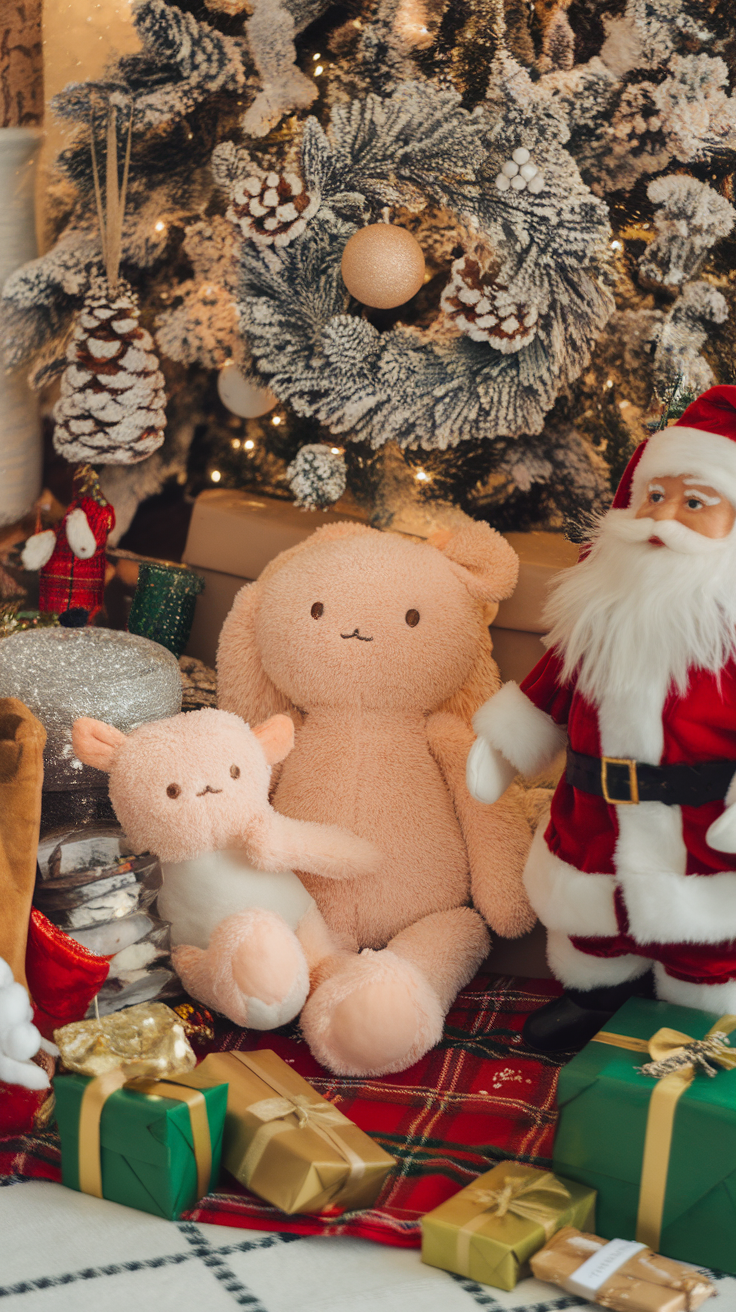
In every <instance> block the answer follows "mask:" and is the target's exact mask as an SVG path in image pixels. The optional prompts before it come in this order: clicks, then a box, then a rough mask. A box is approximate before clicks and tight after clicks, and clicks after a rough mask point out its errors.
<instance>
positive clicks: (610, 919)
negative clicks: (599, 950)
mask: <svg viewBox="0 0 736 1312" xmlns="http://www.w3.org/2000/svg"><path fill="white" fill-rule="evenodd" d="M546 827H547V819H546V817H543V818H542V820H541V822H540V825H539V828H538V829H537V832H536V834H535V835H534V841H533V842H532V846H531V851H530V852H529V856H528V857H527V862H526V869H525V870H524V885H525V887H526V891H527V893H528V894H529V901H530V902H531V904H532V906H533V907H534V910H535V911H536V913H537V915H538V916H539V919H540V920H541V921H542V923H543V924H544V925H546V926H547V928H548V929H551V930H560V931H562V933H563V934H569V935H581V936H583V937H586V938H587V937H598V936H604V937H612V936H613V935H614V934H618V923H617V921H616V912H615V910H614V905H613V893H614V888H615V882H616V881H615V879H614V877H613V875H586V874H584V873H583V872H582V871H580V870H576V869H575V867H574V866H571V865H568V863H567V862H566V861H562V860H561V859H560V857H558V856H555V854H554V853H553V852H550V850H549V848H548V847H547V844H546V842H545V839H544V832H545V829H546Z"/></svg>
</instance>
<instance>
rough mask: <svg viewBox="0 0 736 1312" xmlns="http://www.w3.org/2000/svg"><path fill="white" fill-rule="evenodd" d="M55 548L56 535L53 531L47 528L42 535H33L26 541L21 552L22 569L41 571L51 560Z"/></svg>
mask: <svg viewBox="0 0 736 1312" xmlns="http://www.w3.org/2000/svg"><path fill="white" fill-rule="evenodd" d="M55 546H56V534H55V533H54V531H53V529H50V528H47V529H45V530H44V532H43V533H33V534H32V536H31V537H29V538H27V539H26V544H25V546H24V548H23V550H22V552H21V557H20V559H21V564H22V566H23V568H24V569H27V570H36V569H43V567H44V565H45V564H46V563H47V562H48V561H49V560H50V559H51V556H52V555H53V551H54V547H55Z"/></svg>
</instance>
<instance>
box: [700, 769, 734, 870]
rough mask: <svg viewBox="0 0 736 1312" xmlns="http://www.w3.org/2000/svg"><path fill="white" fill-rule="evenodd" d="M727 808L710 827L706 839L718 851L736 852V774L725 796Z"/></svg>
mask: <svg viewBox="0 0 736 1312" xmlns="http://www.w3.org/2000/svg"><path fill="white" fill-rule="evenodd" d="M725 802H726V809H725V811H724V812H723V815H719V817H718V819H717V820H714V821H713V824H712V825H711V826H710V828H709V829H708V831H707V833H706V835H705V841H706V843H707V844H708V847H713V848H715V850H716V852H736V775H734V777H733V779H732V780H731V783H730V785H729V789H728V792H727V793H726V797H725Z"/></svg>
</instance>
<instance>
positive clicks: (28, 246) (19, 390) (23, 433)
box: [0, 128, 42, 525]
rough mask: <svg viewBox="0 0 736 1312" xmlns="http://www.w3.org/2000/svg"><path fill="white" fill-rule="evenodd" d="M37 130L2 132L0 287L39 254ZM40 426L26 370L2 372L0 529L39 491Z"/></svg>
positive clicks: (2, 129)
mask: <svg viewBox="0 0 736 1312" xmlns="http://www.w3.org/2000/svg"><path fill="white" fill-rule="evenodd" d="M41 140H42V134H41V133H40V132H39V131H38V130H37V129H36V128H0V197H2V203H1V204H0V288H2V286H3V285H4V283H5V280H6V278H8V277H9V276H10V274H11V273H13V271H14V270H15V269H17V268H18V267H19V265H21V264H25V262H26V260H33V259H35V257H36V255H37V246H36V225H35V216H34V185H35V174H36V164H37V162H38V155H39V150H40V146H41ZM41 454H42V452H41V423H40V418H39V410H38V401H37V399H36V397H35V395H34V394H33V392H32V391H31V389H30V388H29V386H28V383H27V381H26V370H25V369H15V370H13V372H12V373H6V372H4V371H3V370H2V369H1V368H0V525H2V524H12V523H14V521H15V520H17V519H20V518H21V516H22V515H24V514H25V513H26V511H27V510H29V509H30V507H31V505H32V504H33V502H34V501H35V499H36V497H37V496H38V494H39V492H40V491H41Z"/></svg>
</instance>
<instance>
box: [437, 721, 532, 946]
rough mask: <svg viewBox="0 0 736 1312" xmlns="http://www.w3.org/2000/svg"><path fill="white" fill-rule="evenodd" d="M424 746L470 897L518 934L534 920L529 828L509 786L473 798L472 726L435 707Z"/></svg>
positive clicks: (508, 932)
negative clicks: (461, 843)
mask: <svg viewBox="0 0 736 1312" xmlns="http://www.w3.org/2000/svg"><path fill="white" fill-rule="evenodd" d="M427 737H428V740H429V748H430V751H431V753H432V755H433V756H434V758H435V760H436V761H437V763H438V765H439V767H440V769H441V771H442V773H443V775H444V778H445V782H446V783H447V786H448V788H449V790H450V793H451V795H452V800H453V802H454V805H455V811H456V813H457V816H458V819H459V821H460V827H461V829H462V832H463V837H464V839H465V843H466V846H467V849H468V859H469V863H470V880H471V890H472V894H473V902H474V903H475V906H476V907H477V908H478V910H479V911H480V913H481V915H482V916H483V918H484V919H485V920H486V921H487V922H488V924H489V925H490V926H491V928H492V929H495V930H496V932H497V933H498V934H502V935H503V937H504V938H518V936H519V935H520V934H525V933H526V932H527V930H529V929H531V928H532V926H533V925H534V922H535V920H536V917H535V915H534V912H533V911H532V908H531V906H530V904H529V899H528V898H527V895H526V891H525V889H524V885H523V883H522V874H523V872H524V864H525V862H526V857H527V853H528V851H529V846H530V843H531V833H530V830H529V826H528V824H527V822H526V819H525V817H524V814H523V812H522V810H521V807H520V806H519V804H518V802H517V800H516V798H515V796H514V793H513V790H512V791H511V792H508V793H507V794H506V795H505V797H503V798H502V799H501V801H499V802H496V803H495V805H493V806H484V805H482V804H481V803H479V802H477V801H475V799H474V798H473V797H471V795H470V793H469V792H468V788H467V785H466V782H465V761H466V757H467V755H468V748H469V747H470V745H471V743H472V741H473V734H472V731H471V730H470V729H469V728H468V727H467V726H466V725H465V724H464V723H463V721H462V720H461V719H459V717H458V716H455V715H449V714H448V713H447V712H444V711H439V712H438V713H437V714H436V715H431V716H430V718H429V720H428V721H427Z"/></svg>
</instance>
